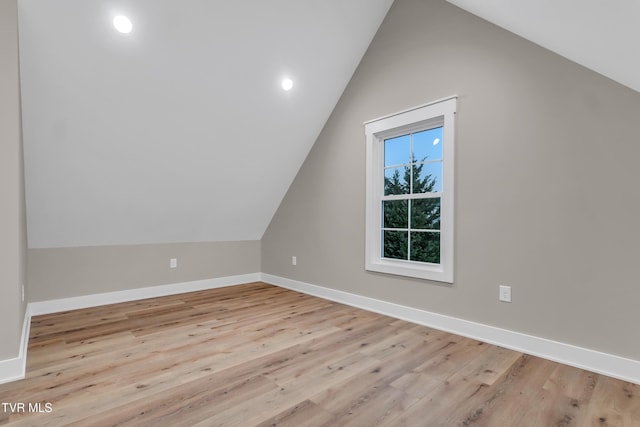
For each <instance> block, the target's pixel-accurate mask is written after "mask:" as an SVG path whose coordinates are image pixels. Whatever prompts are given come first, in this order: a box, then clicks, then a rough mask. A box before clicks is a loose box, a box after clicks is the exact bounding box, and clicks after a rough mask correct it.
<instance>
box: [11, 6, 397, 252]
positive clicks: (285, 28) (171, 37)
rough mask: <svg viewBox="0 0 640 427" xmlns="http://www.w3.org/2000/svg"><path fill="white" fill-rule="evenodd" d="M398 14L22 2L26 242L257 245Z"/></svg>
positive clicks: (380, 9) (362, 9)
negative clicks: (127, 29)
mask: <svg viewBox="0 0 640 427" xmlns="http://www.w3.org/2000/svg"><path fill="white" fill-rule="evenodd" d="M391 3H392V1H391V0H349V1H345V0H311V1H299V0H269V1H264V0H233V1H228V0H225V1H214V0H135V1H133V0H131V1H118V0H115V1H109V0H91V1H87V0H53V1H52V0H19V21H20V22H19V24H20V60H21V85H22V97H23V98H22V102H23V128H24V151H25V174H26V177H25V178H26V197H27V221H28V239H29V246H30V247H31V248H47V247H70V246H90V245H111V244H141V243H169V242H196V241H224V240H254V239H260V238H261V237H262V234H263V232H264V230H265V228H266V227H267V225H268V223H269V221H270V220H271V217H272V216H273V214H274V212H275V210H276V209H277V207H278V205H279V203H280V201H281V199H282V197H283V196H284V194H285V192H286V190H287V188H288V186H289V185H290V183H291V181H292V180H293V178H294V176H295V174H296V172H297V171H298V169H299V167H300V165H301V163H302V161H303V160H304V158H305V156H306V155H307V153H308V152H309V150H310V148H311V146H312V144H313V143H314V141H315V139H316V137H317V135H318V133H319V132H320V130H321V128H322V126H323V125H324V123H325V121H326V119H327V118H328V116H329V114H330V113H331V111H332V109H333V107H334V106H335V104H336V102H337V101H338V98H339V97H340V95H341V94H342V92H343V90H344V87H345V86H346V84H347V83H348V81H349V79H350V78H351V75H352V74H353V72H354V70H355V68H356V66H357V65H358V62H359V61H360V59H361V58H362V55H363V54H364V52H365V50H366V49H367V47H368V45H369V43H370V41H371V39H372V38H373V36H374V34H375V32H376V30H377V29H378V27H379V25H380V23H381V22H382V19H383V18H384V16H385V14H386V12H387V10H388V9H389V7H390V5H391ZM118 14H125V15H127V16H129V18H130V19H131V20H132V22H133V31H132V32H131V33H129V34H126V35H124V34H120V33H118V32H116V31H115V30H114V28H113V26H112V19H113V17H114V16H116V15H118ZM285 76H290V77H291V78H292V79H293V81H294V87H293V89H292V90H291V91H289V92H285V91H283V90H282V88H281V86H280V82H281V80H282V78H283V77H285Z"/></svg>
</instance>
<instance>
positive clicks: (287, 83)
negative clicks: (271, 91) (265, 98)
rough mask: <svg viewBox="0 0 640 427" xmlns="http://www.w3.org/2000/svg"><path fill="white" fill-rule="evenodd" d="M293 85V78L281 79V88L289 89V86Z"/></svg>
mask: <svg viewBox="0 0 640 427" xmlns="http://www.w3.org/2000/svg"><path fill="white" fill-rule="evenodd" d="M292 87H293V80H291V79H290V78H288V77H287V78H285V79H282V89H284V90H287V91H288V90H291V88H292Z"/></svg>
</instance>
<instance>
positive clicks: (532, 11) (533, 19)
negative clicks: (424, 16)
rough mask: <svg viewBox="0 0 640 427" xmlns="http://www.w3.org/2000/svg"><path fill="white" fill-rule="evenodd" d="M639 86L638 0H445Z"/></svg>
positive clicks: (555, 50) (588, 65)
mask: <svg viewBox="0 0 640 427" xmlns="http://www.w3.org/2000/svg"><path fill="white" fill-rule="evenodd" d="M447 1H449V3H452V4H455V5H456V6H458V7H460V8H462V9H465V10H467V11H468V12H471V13H473V14H475V15H477V16H479V17H481V18H483V19H485V20H487V21H489V22H492V23H494V24H496V25H498V26H500V27H503V28H505V29H507V30H509V31H511V32H513V33H515V34H518V35H519V36H521V37H524V38H526V39H528V40H530V41H532V42H534V43H536V44H539V45H540V46H542V47H545V48H547V49H549V50H551V51H553V52H555V53H557V54H559V55H562V56H564V57H565V58H568V59H570V60H572V61H574V62H577V63H578V64H581V65H583V66H585V67H587V68H590V69H591V70H593V71H596V72H598V73H600V74H602V75H604V76H607V77H609V78H610V79H612V80H615V81H617V82H619V83H622V84H623V85H626V86H628V87H630V88H631V89H634V90H636V91H640V55H639V54H638V53H639V52H640V50H639V48H638V41H639V40H640V2H639V1H637V0H609V1H603V0H518V1H513V0H483V1H477V0H447Z"/></svg>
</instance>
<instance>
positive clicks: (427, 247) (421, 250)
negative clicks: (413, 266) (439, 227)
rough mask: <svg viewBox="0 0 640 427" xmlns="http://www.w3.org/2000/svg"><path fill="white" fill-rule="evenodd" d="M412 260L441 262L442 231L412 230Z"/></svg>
mask: <svg viewBox="0 0 640 427" xmlns="http://www.w3.org/2000/svg"><path fill="white" fill-rule="evenodd" d="M411 261H420V262H432V263H434V264H440V233H430V232H424V231H423V232H420V231H413V232H411Z"/></svg>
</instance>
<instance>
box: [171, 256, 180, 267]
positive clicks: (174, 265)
mask: <svg viewBox="0 0 640 427" xmlns="http://www.w3.org/2000/svg"><path fill="white" fill-rule="evenodd" d="M177 267H178V259H177V258H171V259H170V260H169V268H177Z"/></svg>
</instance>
